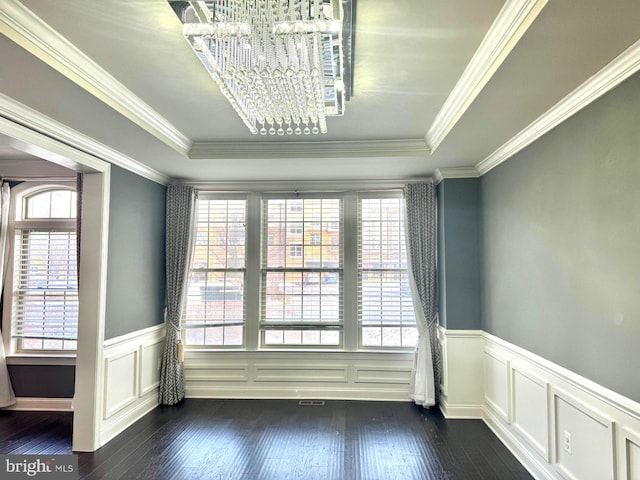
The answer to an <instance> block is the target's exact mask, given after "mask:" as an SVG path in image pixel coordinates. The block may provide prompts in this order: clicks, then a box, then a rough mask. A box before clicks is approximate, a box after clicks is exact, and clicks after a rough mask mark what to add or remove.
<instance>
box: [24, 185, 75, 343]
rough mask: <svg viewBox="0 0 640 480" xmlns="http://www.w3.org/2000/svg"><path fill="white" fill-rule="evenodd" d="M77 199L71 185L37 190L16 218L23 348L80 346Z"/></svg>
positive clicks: (27, 199)
mask: <svg viewBox="0 0 640 480" xmlns="http://www.w3.org/2000/svg"><path fill="white" fill-rule="evenodd" d="M75 199H76V194H75V192H73V191H71V190H62V189H54V190H48V191H45V192H40V193H37V194H34V195H32V196H29V197H26V199H25V205H24V206H25V208H24V209H23V210H22V211H20V217H19V218H18V219H17V221H16V230H15V243H14V254H15V258H14V275H13V292H12V296H13V305H12V337H13V338H15V339H17V340H18V350H20V351H30V350H37V351H42V350H75V349H76V347H77V335H78V275H77V253H76V248H77V245H76V232H75V220H74V218H73V217H75Z"/></svg>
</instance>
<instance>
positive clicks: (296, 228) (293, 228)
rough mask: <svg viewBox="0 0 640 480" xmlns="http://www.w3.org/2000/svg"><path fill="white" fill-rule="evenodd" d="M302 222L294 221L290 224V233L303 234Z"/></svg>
mask: <svg viewBox="0 0 640 480" xmlns="http://www.w3.org/2000/svg"><path fill="white" fill-rule="evenodd" d="M302 233H303V230H302V224H301V223H292V224H291V225H289V235H296V236H298V235H302Z"/></svg>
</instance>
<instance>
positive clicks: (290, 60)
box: [169, 0, 351, 135]
mask: <svg viewBox="0 0 640 480" xmlns="http://www.w3.org/2000/svg"><path fill="white" fill-rule="evenodd" d="M169 3H170V4H171V6H172V7H173V9H174V11H175V12H176V13H177V15H178V17H179V18H180V20H181V22H182V23H183V30H182V33H183V35H184V37H185V38H186V39H187V41H188V42H189V44H190V45H191V47H192V48H193V50H194V52H195V53H196V54H197V56H198V57H199V58H200V60H201V61H202V63H203V64H204V66H205V67H206V68H207V70H208V72H209V74H210V75H211V76H212V77H213V79H214V80H215V81H216V83H217V84H218V86H219V87H220V90H221V91H222V93H223V94H224V96H225V97H227V99H228V100H229V102H230V103H231V105H232V106H233V108H234V109H235V111H236V112H237V113H238V115H240V118H241V119H242V121H243V122H244V123H245V125H246V126H247V127H249V130H250V131H251V133H253V134H258V133H260V134H261V135H267V134H269V135H276V134H277V135H285V134H286V135H294V134H295V135H301V134H303V133H304V134H305V135H309V134H311V133H313V134H318V133H326V132H327V120H326V117H327V116H329V115H342V114H343V113H344V105H345V102H346V100H348V98H349V92H348V91H347V90H349V89H350V85H349V84H350V79H351V75H350V66H351V59H350V58H348V59H345V58H344V57H345V56H344V54H343V51H344V48H343V47H344V45H345V43H344V40H345V39H343V20H344V19H345V17H344V15H345V11H344V6H343V2H341V1H340V0H213V1H210V0H208V1H173V0H169ZM346 13H347V19H346V20H347V22H350V17H351V12H350V7H348V11H347V12H346ZM347 27H348V28H347V29H346V35H347V38H346V40H347V41H348V42H347V43H346V45H347V47H348V50H349V51H350V50H351V43H350V42H351V28H350V25H347ZM345 61H346V63H347V69H348V70H349V72H345V69H344V65H345ZM345 80H347V81H346V82H345Z"/></svg>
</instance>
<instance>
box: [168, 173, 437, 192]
mask: <svg viewBox="0 0 640 480" xmlns="http://www.w3.org/2000/svg"><path fill="white" fill-rule="evenodd" d="M416 182H425V183H431V182H432V179H431V178H428V177H427V178H424V177H420V178H402V179H360V180H272V181H269V180H265V181H263V180H255V181H252V180H238V181H234V180H221V181H202V180H198V179H181V180H180V182H179V183H181V184H184V185H191V186H194V187H196V188H198V189H200V190H204V191H206V190H208V191H218V192H261V193H269V192H271V193H284V192H291V193H293V192H352V191H357V190H365V189H366V190H397V189H401V188H403V187H404V186H405V185H406V184H407V183H416Z"/></svg>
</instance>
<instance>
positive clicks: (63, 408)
mask: <svg viewBox="0 0 640 480" xmlns="http://www.w3.org/2000/svg"><path fill="white" fill-rule="evenodd" d="M72 402H73V399H72V398H39V397H16V403H15V404H14V405H12V406H10V407H7V408H6V409H7V410H19V411H24V412H73V407H72Z"/></svg>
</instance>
